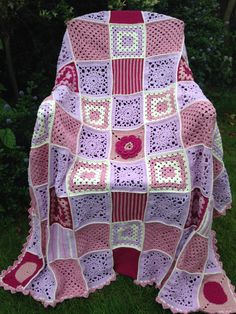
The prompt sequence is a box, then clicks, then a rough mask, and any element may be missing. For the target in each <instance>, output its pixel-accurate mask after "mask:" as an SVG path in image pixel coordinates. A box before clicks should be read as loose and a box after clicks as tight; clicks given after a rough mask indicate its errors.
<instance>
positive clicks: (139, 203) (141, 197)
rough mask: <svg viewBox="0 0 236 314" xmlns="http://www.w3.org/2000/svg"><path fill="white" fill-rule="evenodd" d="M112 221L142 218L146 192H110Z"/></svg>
mask: <svg viewBox="0 0 236 314" xmlns="http://www.w3.org/2000/svg"><path fill="white" fill-rule="evenodd" d="M111 195H112V221H113V222H114V221H127V220H141V221H142V220H143V217H144V211H145V208H146V202H147V194H146V193H127V192H112V193H111Z"/></svg>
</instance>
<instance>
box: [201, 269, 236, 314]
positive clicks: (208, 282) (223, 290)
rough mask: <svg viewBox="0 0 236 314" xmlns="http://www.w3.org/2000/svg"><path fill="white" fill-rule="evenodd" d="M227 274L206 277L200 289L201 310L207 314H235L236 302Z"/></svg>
mask: <svg viewBox="0 0 236 314" xmlns="http://www.w3.org/2000/svg"><path fill="white" fill-rule="evenodd" d="M230 288H231V289H232V284H231V283H230V281H229V279H228V278H227V276H226V274H225V273H219V274H211V275H205V276H204V278H203V281H202V285H201V287H200V289H199V303H200V308H201V310H203V311H204V312H206V313H220V312H221V311H222V312H226V311H227V313H235V312H236V300H235V297H234V295H233V293H232V290H231V289H230Z"/></svg>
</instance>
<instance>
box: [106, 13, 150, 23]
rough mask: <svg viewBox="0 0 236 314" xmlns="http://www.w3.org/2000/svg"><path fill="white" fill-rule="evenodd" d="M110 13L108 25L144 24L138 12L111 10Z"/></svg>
mask: <svg viewBox="0 0 236 314" xmlns="http://www.w3.org/2000/svg"><path fill="white" fill-rule="evenodd" d="M110 12H111V15H110V21H109V23H120V24H132V23H143V22H144V21H143V16H142V12H141V11H140V10H113V11H110Z"/></svg>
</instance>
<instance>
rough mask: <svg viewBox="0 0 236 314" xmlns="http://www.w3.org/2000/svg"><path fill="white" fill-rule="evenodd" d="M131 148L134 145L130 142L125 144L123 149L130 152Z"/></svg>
mask: <svg viewBox="0 0 236 314" xmlns="http://www.w3.org/2000/svg"><path fill="white" fill-rule="evenodd" d="M133 147H134V144H133V143H132V142H128V143H126V144H125V146H124V149H125V150H131V149H132V148H133Z"/></svg>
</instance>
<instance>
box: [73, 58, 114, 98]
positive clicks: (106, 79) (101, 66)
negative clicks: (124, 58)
mask: <svg viewBox="0 0 236 314" xmlns="http://www.w3.org/2000/svg"><path fill="white" fill-rule="evenodd" d="M76 66H77V69H78V72H79V84H80V91H81V94H82V95H83V94H85V95H91V96H109V95H110V94H111V82H112V80H111V63H110V62H109V61H100V62H92V61H90V62H79V63H77V64H76Z"/></svg>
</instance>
